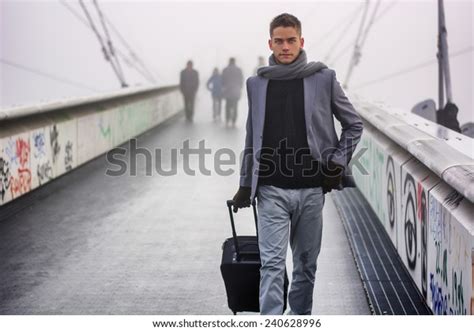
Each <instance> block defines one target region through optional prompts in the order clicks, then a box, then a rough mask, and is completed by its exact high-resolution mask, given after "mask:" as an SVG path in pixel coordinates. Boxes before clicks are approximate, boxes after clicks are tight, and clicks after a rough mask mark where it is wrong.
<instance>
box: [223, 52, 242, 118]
mask: <svg viewBox="0 0 474 331" xmlns="http://www.w3.org/2000/svg"><path fill="white" fill-rule="evenodd" d="M243 82H244V76H243V75H242V70H241V69H240V68H239V67H237V66H236V65H235V58H233V57H231V58H230V59H229V65H228V66H227V67H226V68H224V70H223V71H222V94H223V96H224V98H225V121H226V126H229V124H232V127H235V121H236V120H237V103H238V101H239V99H240V93H241V90H242V85H243Z"/></svg>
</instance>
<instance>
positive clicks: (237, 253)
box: [227, 200, 258, 261]
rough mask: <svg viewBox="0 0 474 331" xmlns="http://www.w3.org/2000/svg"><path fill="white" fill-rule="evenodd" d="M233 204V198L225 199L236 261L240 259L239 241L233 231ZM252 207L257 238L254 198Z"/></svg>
mask: <svg viewBox="0 0 474 331" xmlns="http://www.w3.org/2000/svg"><path fill="white" fill-rule="evenodd" d="M233 205H234V200H227V208H228V209H229V216H230V225H231V226H232V237H234V247H235V253H236V255H237V261H240V248H239V241H238V239H237V232H235V222H234V212H233V211H232V206H233ZM252 209H253V218H254V220H255V231H256V233H257V238H258V218H257V208H256V207H255V200H254V201H252Z"/></svg>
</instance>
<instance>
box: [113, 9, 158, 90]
mask: <svg viewBox="0 0 474 331" xmlns="http://www.w3.org/2000/svg"><path fill="white" fill-rule="evenodd" d="M105 20H106V21H107V23H108V24H109V26H110V27H111V28H112V31H113V32H114V33H115V34H116V35H117V37H118V39H119V40H120V41H121V42H122V44H123V45H124V46H125V48H127V50H128V52H129V53H130V57H131V58H132V60H134V61H135V62H136V63H137V64H139V65H140V66H141V69H142V70H143V71H144V72H146V73H147V79H148V80H150V81H152V82H153V83H156V77H155V75H154V74H153V72H152V71H151V70H150V69H149V68H148V66H147V65H146V64H145V62H144V61H143V60H142V59H141V58H140V57H139V56H138V55H137V53H136V52H135V51H134V50H133V48H132V47H131V46H130V44H129V43H128V42H127V41H126V40H125V38H124V37H123V36H122V34H121V33H120V32H119V30H118V29H117V28H116V27H115V25H114V24H113V23H112V21H111V20H110V19H109V18H108V17H107V16H106V17H105ZM137 70H138V68H137Z"/></svg>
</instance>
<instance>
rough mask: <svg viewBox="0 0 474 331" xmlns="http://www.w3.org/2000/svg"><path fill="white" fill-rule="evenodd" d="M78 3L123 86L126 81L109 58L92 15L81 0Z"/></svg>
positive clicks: (125, 84)
mask: <svg viewBox="0 0 474 331" xmlns="http://www.w3.org/2000/svg"><path fill="white" fill-rule="evenodd" d="M79 4H80V6H81V8H82V10H83V11H84V14H85V15H86V17H87V20H88V22H89V26H90V28H91V29H92V31H93V32H94V34H95V35H96V37H97V39H98V40H99V43H100V46H101V47H102V52H103V54H104V57H105V59H106V60H107V61H108V62H109V63H110V65H111V66H112V69H113V70H114V72H115V75H116V76H117V78H118V79H119V81H120V84H121V86H122V87H125V86H127V83H126V82H125V79H124V77H123V76H122V75H121V74H120V72H119V70H118V68H117V67H116V65H115V64H114V62H113V61H112V60H111V58H110V54H109V52H108V50H107V47H106V46H105V44H104V40H103V38H102V36H101V35H100V33H99V31H98V30H97V28H96V26H95V24H94V21H93V20H92V17H91V15H90V13H89V11H88V10H87V7H86V6H85V4H84V2H83V0H79Z"/></svg>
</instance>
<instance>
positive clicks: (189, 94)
mask: <svg viewBox="0 0 474 331" xmlns="http://www.w3.org/2000/svg"><path fill="white" fill-rule="evenodd" d="M198 87H199V74H198V72H197V71H196V70H194V69H193V61H188V62H187V64H186V68H185V69H183V70H182V71H181V75H180V79H179V88H180V90H181V93H183V97H184V110H185V113H186V120H187V121H188V122H192V121H193V116H194V100H195V99H196V92H197V89H198Z"/></svg>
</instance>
